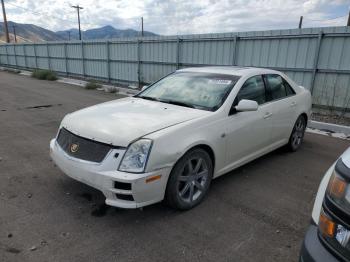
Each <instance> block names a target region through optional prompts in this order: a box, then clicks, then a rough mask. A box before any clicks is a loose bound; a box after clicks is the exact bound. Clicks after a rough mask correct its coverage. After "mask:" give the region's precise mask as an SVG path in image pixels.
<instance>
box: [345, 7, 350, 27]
mask: <svg viewBox="0 0 350 262" xmlns="http://www.w3.org/2000/svg"><path fill="white" fill-rule="evenodd" d="M346 25H347V26H350V11H349V16H348V23H347V24H346Z"/></svg>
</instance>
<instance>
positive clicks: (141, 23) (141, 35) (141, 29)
mask: <svg viewBox="0 0 350 262" xmlns="http://www.w3.org/2000/svg"><path fill="white" fill-rule="evenodd" d="M141 36H142V37H143V17H141Z"/></svg>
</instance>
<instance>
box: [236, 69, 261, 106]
mask: <svg viewBox="0 0 350 262" xmlns="http://www.w3.org/2000/svg"><path fill="white" fill-rule="evenodd" d="M242 99H248V100H254V101H256V102H257V103H258V104H259V105H260V104H263V103H265V102H266V97H265V85H264V81H263V79H262V76H253V77H251V78H249V79H248V80H247V81H246V82H245V83H244V84H243V86H242V87H241V89H240V90H239V92H238V94H237V97H236V100H235V103H237V104H238V102H239V101H240V100H242Z"/></svg>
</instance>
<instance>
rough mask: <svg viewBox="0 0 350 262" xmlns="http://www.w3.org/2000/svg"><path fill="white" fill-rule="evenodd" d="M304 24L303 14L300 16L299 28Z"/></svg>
mask: <svg viewBox="0 0 350 262" xmlns="http://www.w3.org/2000/svg"><path fill="white" fill-rule="evenodd" d="M302 26H303V16H300V20H299V29H301V27H302Z"/></svg>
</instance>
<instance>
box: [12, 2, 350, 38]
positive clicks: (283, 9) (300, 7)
mask: <svg viewBox="0 0 350 262" xmlns="http://www.w3.org/2000/svg"><path fill="white" fill-rule="evenodd" d="M77 3H78V4H80V5H81V6H83V7H84V9H83V10H81V22H82V28H83V29H91V28H95V27H100V26H104V25H112V26H114V27H116V28H121V29H125V28H133V29H139V28H140V17H141V16H143V17H144V23H145V30H148V31H153V32H155V33H159V34H188V33H214V32H232V31H248V30H269V29H282V28H295V27H296V26H297V25H298V21H299V17H300V16H301V15H303V16H304V26H306V27H312V26H336V25H345V23H346V19H347V18H346V16H344V15H346V14H347V12H348V10H349V6H350V0H332V1H329V0H304V1H302V0H255V1H253V0H192V1H188V0H168V1H166V0H132V1H131V0H103V1H102V0H85V1H81V0H80V1H75V0H74V2H72V1H70V0H67V1H65V0H63V1H60V0H45V1H38V0H7V1H5V4H6V8H7V13H8V20H9V21H15V22H19V23H30V24H36V25H39V26H42V27H45V28H48V29H50V30H55V31H56V30H64V29H69V28H76V27H77V14H76V10H75V9H73V8H71V5H73V4H74V5H75V4H77ZM339 16H343V17H339ZM335 17H339V18H337V19H332V18H335ZM330 19H331V20H330Z"/></svg>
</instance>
